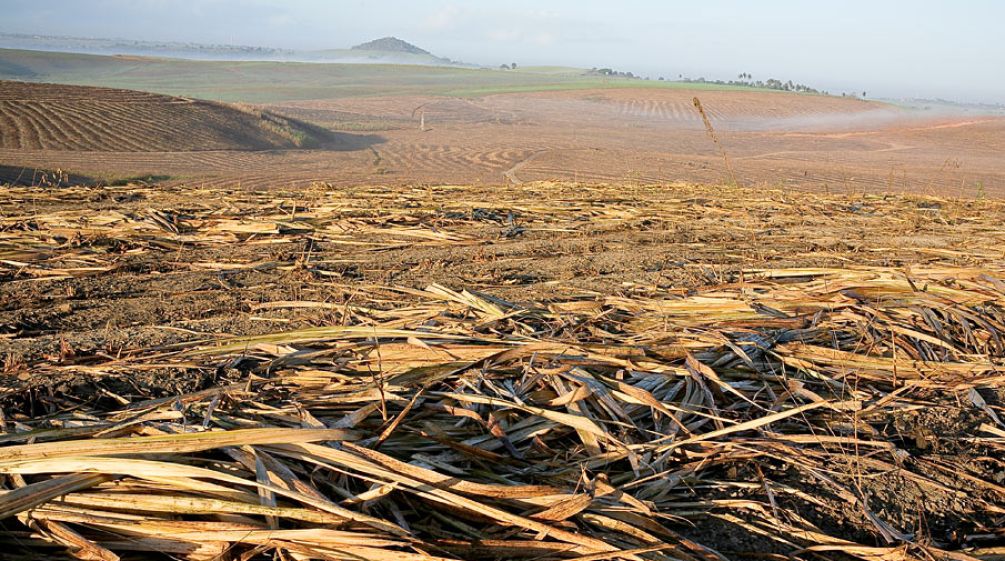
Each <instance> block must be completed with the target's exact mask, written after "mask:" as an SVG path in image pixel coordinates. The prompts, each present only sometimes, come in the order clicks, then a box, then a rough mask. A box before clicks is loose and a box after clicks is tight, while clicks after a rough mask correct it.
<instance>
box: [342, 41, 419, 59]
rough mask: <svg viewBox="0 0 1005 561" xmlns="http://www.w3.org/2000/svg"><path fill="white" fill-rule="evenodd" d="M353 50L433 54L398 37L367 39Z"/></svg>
mask: <svg viewBox="0 0 1005 561" xmlns="http://www.w3.org/2000/svg"><path fill="white" fill-rule="evenodd" d="M351 50H353V51H381V52H385V53H408V54H412V55H429V56H433V53H431V52H429V51H427V50H425V49H420V48H419V47H416V46H415V45H413V44H411V43H409V42H408V41H402V40H401V39H398V38H397V37H381V38H380V39H374V40H373V41H367V42H366V43H362V44H360V45H356V46H355V47H352V49H351Z"/></svg>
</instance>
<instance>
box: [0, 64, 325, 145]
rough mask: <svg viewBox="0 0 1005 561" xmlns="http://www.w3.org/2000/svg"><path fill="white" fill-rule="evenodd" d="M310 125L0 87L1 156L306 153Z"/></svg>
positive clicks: (21, 85)
mask: <svg viewBox="0 0 1005 561" xmlns="http://www.w3.org/2000/svg"><path fill="white" fill-rule="evenodd" d="M321 140H323V135H322V134H318V131H317V130H316V129H314V128H312V127H310V126H308V125H305V124H303V123H299V122H297V121H294V120H291V119H287V118H283V117H279V116H277V115H274V114H272V113H269V112H262V111H254V110H246V109H242V108H238V107H234V106H230V105H224V104H220V103H215V102H208V101H198V100H191V99H185V98H179V97H170V96H164V95H158V94H152V93H145V92H138V91H132V90H118V89H110V88H93V87H84V86H67V85H57V84H36V83H25V82H14V81H0V148H6V149H14V150H58V151H78V150H81V151H98V152H186V151H199V150H269V149H283V148H297V147H307V146H310V145H312V144H317V143H319V142H320V141H321Z"/></svg>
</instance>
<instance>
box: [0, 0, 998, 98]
mask: <svg viewBox="0 0 1005 561" xmlns="http://www.w3.org/2000/svg"><path fill="white" fill-rule="evenodd" d="M1002 22H1005V1H1002V0H953V1H950V0H830V1H823V0H802V1H799V0H746V1H744V0H701V1H698V0H690V1H687V2H684V1H677V0H662V1H660V0H617V1H611V0H605V1H601V0H536V1H535V0H507V1H496V0H468V1H464V2H462V1H457V0H87V1H79V0H0V31H5V32H20V33H34V34H45V35H72V36H81V37H101V38H126V39H142V40H153V41H186V42H200V43H226V44H240V45H252V46H266V47H282V48H293V49H328V48H344V47H348V46H351V45H354V44H357V43H362V42H364V41H368V40H371V39H375V38H378V37H383V36H388V35H393V36H396V37H399V38H401V39H404V40H406V41H409V42H412V43H414V44H416V45H418V46H420V47H422V48H424V49H426V50H429V51H431V52H433V53H434V54H437V55H439V56H444V57H448V58H451V59H456V60H462V61H465V62H471V63H476V64H485V65H493V66H495V65H498V64H501V63H509V62H517V63H518V64H520V65H524V66H529V65H565V66H577V67H583V68H590V67H610V68H615V69H618V70H625V71H631V72H634V73H636V74H641V75H650V76H652V77H653V78H656V77H658V76H666V77H668V78H677V77H678V76H680V75H684V76H688V77H692V78H697V77H706V78H709V79H731V78H734V77H735V76H736V75H737V74H739V73H740V72H748V73H750V74H753V75H754V78H755V79H767V78H778V79H781V80H783V81H785V80H793V81H794V82H801V83H805V84H807V85H809V86H812V87H816V88H818V89H826V90H829V91H831V92H832V93H835V92H843V91H848V92H852V91H855V92H862V91H867V92H868V94H869V96H870V97H893V98H912V97H921V98H936V97H939V98H945V99H952V100H957V101H967V102H993V103H1005V39H1002V28H1001V26H1002Z"/></svg>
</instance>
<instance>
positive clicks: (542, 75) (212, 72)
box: [0, 49, 749, 103]
mask: <svg viewBox="0 0 1005 561" xmlns="http://www.w3.org/2000/svg"><path fill="white" fill-rule="evenodd" d="M0 79H4V80H25V81H36V82H54V83H62V84H76V85H83V86H105V87H114V88H125V89H132V90H142V91H148V92H156V93H162V94H168V95H177V96H185V97H196V98H202V99H211V100H217V101H230V102H233V101H245V102H251V103H275V102H281V101H295V100H304V99H336V98H343V97H359V96H384V95H443V96H460V97H465V96H481V95H490V94H495V93H509V92H531V91H548V90H576V89H594V88H641V87H645V88H689V89H737V88H734V87H731V86H721V85H715V84H696V83H683V82H661V81H655V80H650V81H646V80H631V79H625V78H605V77H601V76H593V75H589V74H587V73H586V71H584V70H581V69H575V68H557V67H540V68H532V67H530V68H526V69H521V70H495V69H472V68H457V67H446V66H413V65H393V64H334V63H299V62H246V61H194V60H182V59H166V58H148V57H134V56H99V55H84V54H70V53H55V52H46V51H25V50H10V49H0ZM743 89H749V88H743Z"/></svg>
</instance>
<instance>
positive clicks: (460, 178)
mask: <svg viewBox="0 0 1005 561" xmlns="http://www.w3.org/2000/svg"><path fill="white" fill-rule="evenodd" d="M695 95H697V96H700V97H701V98H702V100H703V104H704V106H705V107H706V109H707V110H708V112H709V113H710V116H711V118H712V121H713V123H714V125H715V126H716V127H717V128H718V129H719V135H720V138H721V140H722V142H723V145H724V146H725V148H726V151H727V153H728V154H729V156H730V158H731V159H732V163H733V166H734V168H735V169H736V174H737V177H738V179H739V181H740V182H741V183H742V184H745V185H768V186H772V187H785V188H794V189H807V190H814V191H824V192H826V191H844V192H873V193H875V192H887V191H894V192H913V193H925V194H943V195H950V194H952V195H962V196H977V195H979V194H980V193H983V194H985V195H999V194H1003V193H1005V159H1003V158H1001V152H1002V149H1003V144H1005V118H1001V117H986V116H975V115H963V114H961V115H956V116H954V115H948V114H934V113H932V112H925V111H910V110H904V109H897V108H894V107H892V106H888V105H884V104H881V103H874V102H867V101H862V100H854V99H845V98H834V97H825V96H808V95H796V94H786V93H780V92H735V91H733V92H716V91H699V90H696V91H688V90H666V91H660V90H651V89H642V90H602V91H578V92H549V93H529V94H506V95H492V96H487V97H482V98H472V99H451V98H435V97H393V98H380V97H376V98H361V99H340V100H317V101H310V102H292V103H286V104H282V105H278V106H274V107H270V108H269V109H270V110H272V111H275V112H277V113H282V114H285V115H288V116H289V117H292V118H294V119H298V120H304V121H309V122H312V123H316V124H318V125H319V126H323V127H326V128H327V129H329V130H330V131H333V132H332V134H337V135H339V137H338V143H337V144H338V148H337V149H336V150H332V149H326V150H307V151H304V150H297V151H288V150H279V151H276V150H272V151H264V152H235V151H228V150H207V149H208V148H212V147H213V145H212V144H205V143H202V144H200V148H201V149H203V151H200V152H187V153H184V152H183V153H178V152H167V153H158V152H149V151H144V152H142V153H139V152H135V151H132V152H130V151H128V150H131V149H130V148H128V146H125V145H119V144H109V145H108V146H106V147H105V148H109V149H111V148H116V149H117V150H119V151H118V152H114V153H110V152H109V153H94V152H87V151H54V150H51V149H50V150H21V149H11V148H0V161H2V162H4V163H6V164H8V165H14V166H22V167H27V168H28V169H29V171H30V170H31V169H33V168H47V169H55V168H60V169H64V170H71V171H74V172H77V173H80V174H82V175H86V176H94V177H102V176H108V177H134V176H141V175H150V174H167V175H170V176H172V177H175V178H177V179H176V182H178V183H181V182H184V183H196V184H200V185H208V186H221V187H234V186H238V185H241V186H244V187H249V188H288V187H305V186H307V185H309V184H310V183H311V182H312V181H325V182H328V183H333V184H339V185H352V184H360V183H385V184H394V185H402V184H408V183H416V182H428V183H478V182H482V183H486V184H495V183H499V182H507V181H511V182H520V181H533V180H572V181H593V182H598V181H599V182H603V181H630V182H641V183H653V182H666V181H680V180H686V181H696V182H708V183H719V182H722V181H723V180H724V179H726V174H725V170H724V167H723V163H722V160H721V158H720V156H719V154H718V152H717V150H716V149H715V147H714V146H713V145H712V143H711V142H710V141H709V139H708V137H707V136H706V135H705V133H704V130H703V129H702V126H701V121H700V119H699V117H698V116H697V114H696V113H695V111H694V109H693V108H692V107H691V105H690V100H691V97H692V96H695ZM423 117H424V119H425V125H426V129H425V130H421V131H420V130H419V125H420V119H422V118H423ZM53 130H54V131H59V132H62V134H64V135H65V134H66V133H65V131H63V130H62V129H60V128H56V127H53ZM67 136H69V137H70V138H74V137H73V135H67ZM130 138H132V136H131V135H130ZM45 146H46V147H47V148H58V142H56V140H54V141H53V143H48V144H46V145H45ZM76 148H85V146H76Z"/></svg>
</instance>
